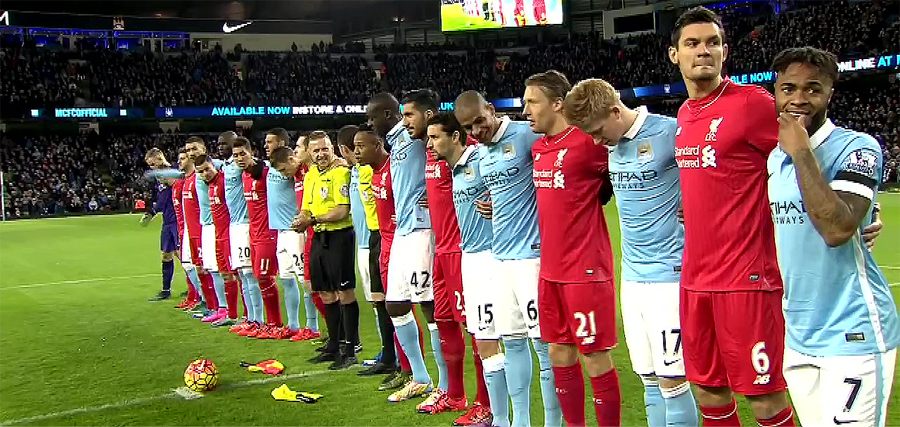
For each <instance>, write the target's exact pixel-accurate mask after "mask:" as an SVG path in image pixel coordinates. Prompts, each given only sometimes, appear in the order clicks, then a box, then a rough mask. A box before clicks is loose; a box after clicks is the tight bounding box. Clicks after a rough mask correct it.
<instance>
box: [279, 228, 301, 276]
mask: <svg viewBox="0 0 900 427" xmlns="http://www.w3.org/2000/svg"><path fill="white" fill-rule="evenodd" d="M276 240H277V249H276V251H275V258H276V259H277V260H278V276H279V277H281V278H282V279H297V280H303V247H304V245H305V244H306V234H301V233H298V232H296V231H294V230H278V238H277V239H276ZM295 276H296V277H295Z"/></svg>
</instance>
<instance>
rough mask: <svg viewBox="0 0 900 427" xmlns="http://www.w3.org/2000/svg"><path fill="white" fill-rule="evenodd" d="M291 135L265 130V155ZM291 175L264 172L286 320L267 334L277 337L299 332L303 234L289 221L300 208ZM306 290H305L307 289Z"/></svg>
mask: <svg viewBox="0 0 900 427" xmlns="http://www.w3.org/2000/svg"><path fill="white" fill-rule="evenodd" d="M289 141H290V136H289V135H288V133H287V131H286V130H284V129H282V128H275V129H272V130H270V131H269V132H267V133H266V143H265V148H266V156H269V155H271V154H272V151H274V150H275V149H276V148H278V147H284V146H287V145H288V142H289ZM294 184H295V180H294V177H286V176H284V175H282V174H281V173H280V172H278V171H277V170H275V168H269V173H268V175H266V190H267V192H268V200H267V202H268V211H269V228H271V229H272V230H278V237H277V238H276V245H277V248H276V252H275V256H276V259H277V260H278V277H279V278H280V279H281V286H282V287H283V291H284V304H285V310H286V311H287V318H288V324H287V326H285V327H284V328H280V329H278V328H276V330H274V331H271V332H272V333H270V334H268V335H270V336H273V337H274V338H277V339H288V338H293V337H294V336H297V335H298V334H300V332H301V331H300V299H301V294H300V284H299V283H300V282H299V281H300V280H302V279H301V278H302V277H303V248H304V246H305V241H306V236H305V235H304V234H301V233H297V232H296V231H294V230H293V229H291V221H293V219H294V216H296V215H297V214H298V213H299V212H300V211H299V210H298V209H297V194H296V192H295V191H294ZM307 293H308V292H307Z"/></svg>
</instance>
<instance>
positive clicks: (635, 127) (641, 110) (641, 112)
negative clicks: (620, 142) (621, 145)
mask: <svg viewBox="0 0 900 427" xmlns="http://www.w3.org/2000/svg"><path fill="white" fill-rule="evenodd" d="M635 110H636V111H637V113H638V115H637V117H635V119H634V123H632V124H631V127H630V128H628V132H625V135H622V137H623V138H628V139H634V137H636V136H637V134H638V132H639V131H640V130H641V126H644V122H645V121H646V120H647V116H649V115H650V113H648V112H647V107H645V106H643V105H641V106H640V107H637V108H635Z"/></svg>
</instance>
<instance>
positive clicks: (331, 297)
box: [317, 292, 340, 304]
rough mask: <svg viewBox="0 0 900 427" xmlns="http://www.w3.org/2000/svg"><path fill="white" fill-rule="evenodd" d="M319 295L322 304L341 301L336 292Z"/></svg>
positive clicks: (320, 293)
mask: <svg viewBox="0 0 900 427" xmlns="http://www.w3.org/2000/svg"><path fill="white" fill-rule="evenodd" d="M317 293H318V294H319V298H322V302H323V303H325V304H334V303H335V302H338V301H339V300H340V297H339V296H338V295H337V294H336V293H334V292H317Z"/></svg>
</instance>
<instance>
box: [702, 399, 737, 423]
mask: <svg viewBox="0 0 900 427" xmlns="http://www.w3.org/2000/svg"><path fill="white" fill-rule="evenodd" d="M700 415H702V416H703V420H702V424H703V426H704V427H735V426H738V427H739V426H740V425H741V420H740V418H738V413H737V402H735V401H734V400H732V401H731V403H729V404H728V405H725V406H716V407H710V406H701V407H700Z"/></svg>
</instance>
